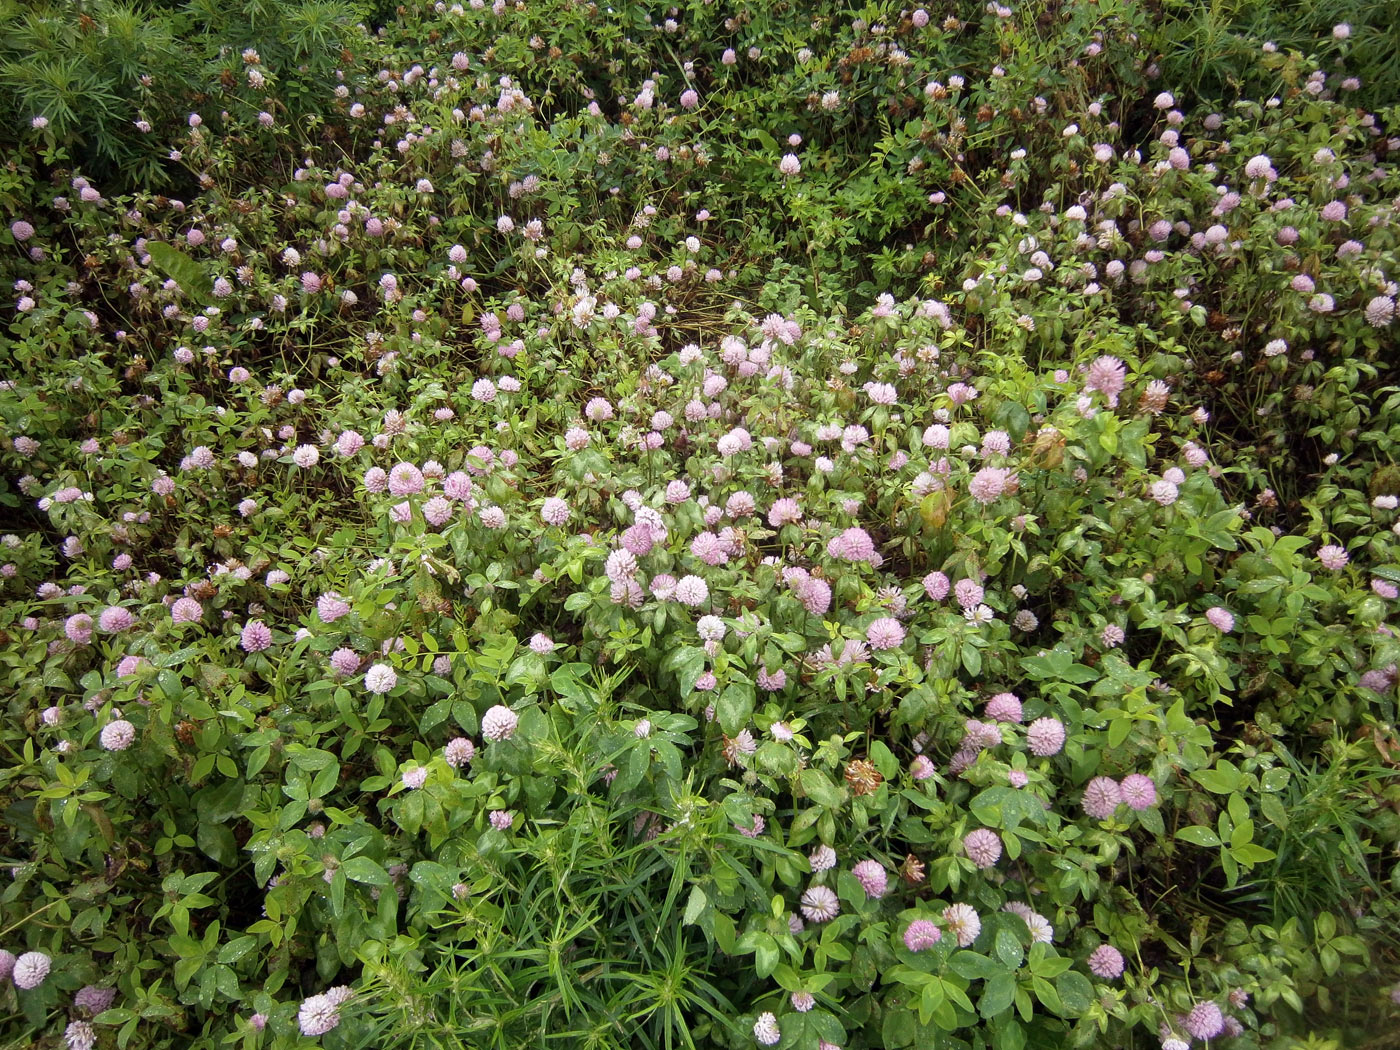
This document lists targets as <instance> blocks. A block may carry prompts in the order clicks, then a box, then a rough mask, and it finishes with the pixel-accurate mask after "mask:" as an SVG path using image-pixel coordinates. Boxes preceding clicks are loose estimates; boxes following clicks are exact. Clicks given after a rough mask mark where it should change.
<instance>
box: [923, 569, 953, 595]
mask: <svg viewBox="0 0 1400 1050" xmlns="http://www.w3.org/2000/svg"><path fill="white" fill-rule="evenodd" d="M923 584H924V593H925V594H927V595H928V596H929V597H930V598H931V599H933V600H934V601H936V602H941V601H942V600H943V599H944V598H946V597H948V591H949V590H950V589H951V587H952V583H951V582H950V581H949V579H948V577H947V576H946V575H944V574H943V573H941V572H931V573H929V574H928V575H927V576H925V577H924V580H923Z"/></svg>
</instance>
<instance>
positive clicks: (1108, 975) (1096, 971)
mask: <svg viewBox="0 0 1400 1050" xmlns="http://www.w3.org/2000/svg"><path fill="white" fill-rule="evenodd" d="M1088 965H1089V972H1090V973H1092V974H1093V975H1094V976H1095V977H1102V978H1104V979H1105V980H1109V981H1112V980H1116V979H1117V978H1119V977H1122V976H1123V953H1122V952H1120V951H1119V950H1118V949H1117V948H1115V947H1113V945H1111V944H1101V945H1099V946H1098V947H1097V948H1095V949H1094V950H1093V951H1092V952H1090V953H1089V960H1088Z"/></svg>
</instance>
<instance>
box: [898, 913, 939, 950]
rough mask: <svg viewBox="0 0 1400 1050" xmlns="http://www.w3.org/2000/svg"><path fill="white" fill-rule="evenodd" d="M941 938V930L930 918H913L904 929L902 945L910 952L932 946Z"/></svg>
mask: <svg viewBox="0 0 1400 1050" xmlns="http://www.w3.org/2000/svg"><path fill="white" fill-rule="evenodd" d="M942 939H943V931H942V930H940V929H939V928H938V924H937V923H936V922H933V921H932V920H931V919H915V920H914V921H913V922H911V923H910V924H909V925H908V927H907V928H906V929H905V931H904V947H906V948H908V949H909V950H910V951H911V952H921V951H924V950H926V949H928V948H932V947H933V946H934V945H935V944H937V943H938V942H939V941H941V940H942Z"/></svg>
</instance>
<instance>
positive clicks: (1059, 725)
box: [1026, 715, 1065, 758]
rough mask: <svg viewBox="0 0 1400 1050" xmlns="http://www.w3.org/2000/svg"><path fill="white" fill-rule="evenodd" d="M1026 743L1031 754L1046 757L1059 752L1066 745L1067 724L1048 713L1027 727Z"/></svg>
mask: <svg viewBox="0 0 1400 1050" xmlns="http://www.w3.org/2000/svg"><path fill="white" fill-rule="evenodd" d="M1026 743H1027V745H1028V746H1029V747H1030V751H1031V754H1033V755H1037V756H1039V757H1041V758H1045V757H1047V756H1049V755H1055V754H1059V751H1060V748H1062V747H1064V746H1065V726H1064V723H1063V722H1061V721H1060V720H1059V719H1058V718H1052V717H1050V716H1049V715H1046V716H1045V717H1044V718H1037V719H1036V720H1035V721H1034V722H1032V723H1031V724H1030V725H1029V726H1028V727H1027V728H1026Z"/></svg>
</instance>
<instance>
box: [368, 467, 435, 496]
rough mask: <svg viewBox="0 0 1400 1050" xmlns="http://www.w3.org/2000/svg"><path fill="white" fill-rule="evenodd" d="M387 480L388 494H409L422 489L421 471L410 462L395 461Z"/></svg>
mask: <svg viewBox="0 0 1400 1050" xmlns="http://www.w3.org/2000/svg"><path fill="white" fill-rule="evenodd" d="M388 482H389V495H391V496H411V495H413V493H415V492H421V491H422V490H423V472H422V471H420V470H419V469H418V468H417V467H415V466H414V465H413V464H412V463H397V464H395V465H394V468H393V469H392V470H390V471H389V478H388ZM366 487H368V486H366Z"/></svg>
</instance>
